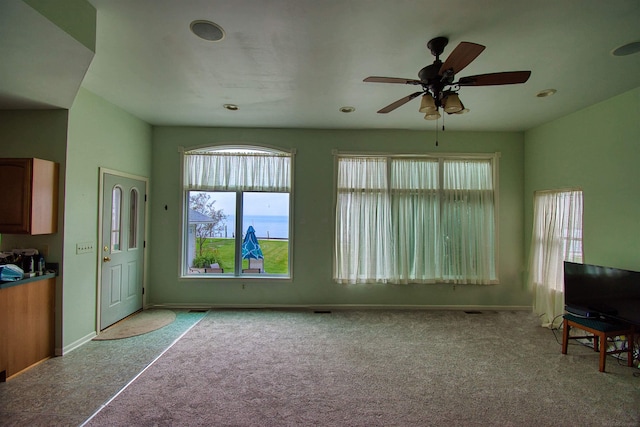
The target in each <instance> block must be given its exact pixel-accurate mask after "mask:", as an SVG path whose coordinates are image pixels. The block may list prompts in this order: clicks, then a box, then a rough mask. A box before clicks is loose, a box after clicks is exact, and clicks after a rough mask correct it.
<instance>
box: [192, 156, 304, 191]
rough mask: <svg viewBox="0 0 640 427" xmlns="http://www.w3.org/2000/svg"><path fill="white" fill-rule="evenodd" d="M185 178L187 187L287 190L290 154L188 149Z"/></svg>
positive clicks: (224, 189) (289, 183)
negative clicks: (189, 150)
mask: <svg viewBox="0 0 640 427" xmlns="http://www.w3.org/2000/svg"><path fill="white" fill-rule="evenodd" d="M183 182H184V189H185V190H202V191H270V192H288V191H290V190H291V155H290V154H278V153H237V152H234V153H228V152H227V153H226V152H213V153H212V152H186V153H184V179H183Z"/></svg>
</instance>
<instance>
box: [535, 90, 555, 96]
mask: <svg viewBox="0 0 640 427" xmlns="http://www.w3.org/2000/svg"><path fill="white" fill-rule="evenodd" d="M556 92H557V90H555V89H545V90H541V91H540V92H538V93H537V94H536V96H537V97H538V98H546V97H547V96H551V95H553V94H554V93H556Z"/></svg>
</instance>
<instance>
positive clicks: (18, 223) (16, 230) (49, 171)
mask: <svg viewBox="0 0 640 427" xmlns="http://www.w3.org/2000/svg"><path fill="white" fill-rule="evenodd" d="M58 174H59V166H58V164H57V163H54V162H50V161H48V160H42V159H33V158H31V159H0V182H2V183H3V186H2V187H3V188H2V203H0V233H6V234H52V233H55V232H57V231H58Z"/></svg>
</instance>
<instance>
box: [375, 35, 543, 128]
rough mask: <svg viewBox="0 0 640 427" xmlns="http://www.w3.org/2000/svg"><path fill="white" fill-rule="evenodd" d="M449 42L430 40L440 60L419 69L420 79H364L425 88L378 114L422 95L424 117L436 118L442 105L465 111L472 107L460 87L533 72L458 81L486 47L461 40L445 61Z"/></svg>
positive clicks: (514, 79) (522, 78)
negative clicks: (446, 47) (445, 52)
mask: <svg viewBox="0 0 640 427" xmlns="http://www.w3.org/2000/svg"><path fill="white" fill-rule="evenodd" d="M447 43H449V39H448V38H446V37H436V38H434V39H432V40H430V41H429V43H427V47H428V48H429V50H430V51H431V54H432V55H433V56H435V57H436V59H435V61H433V64H431V65H427V66H426V67H424V68H423V69H421V70H420V71H419V72H418V78H419V80H415V79H403V78H399V77H376V76H371V77H367V78H366V79H364V81H365V82H373V83H401V84H408V85H419V86H422V90H420V91H418V92H414V93H412V94H410V95H407V96H405V97H404V98H400V99H398V100H397V101H395V102H392V103H391V104H389V105H387V106H386V107H384V108H382V109H380V110H378V113H389V112H391V111H393V110H395V109H396V108H398V107H400V106H402V105H404V104H406V103H407V102H409V101H411V100H412V99H414V98H417V97H418V96H420V95H422V101H421V103H420V109H419V111H420V112H421V113H425V116H424V118H425V119H426V120H436V119H438V118H440V117H441V116H440V113H439V109H440V108H442V109H443V110H444V112H446V113H448V114H462V113H466V112H467V111H469V110H468V109H467V108H465V107H464V105H463V104H462V102H461V101H460V98H459V97H458V90H460V87H462V86H494V85H510V84H518V83H524V82H526V81H527V80H528V79H529V76H530V75H531V71H505V72H500V73H489V74H478V75H475V76H468V77H462V78H460V79H459V80H458V81H454V80H455V77H456V74H458V73H459V72H460V71H462V70H463V69H464V68H465V67H466V66H467V65H469V64H470V63H471V62H472V61H473V60H474V59H476V58H477V57H478V55H480V54H481V53H482V51H483V50H484V49H485V47H484V46H482V45H479V44H476V43H470V42H461V43H460V44H458V46H456V48H455V49H454V50H453V52H451V54H450V55H449V57H448V58H447V59H446V61H444V63H443V62H442V61H441V60H440V55H441V54H442V52H443V51H444V48H445V46H446V45H447Z"/></svg>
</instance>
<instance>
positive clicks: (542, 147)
mask: <svg viewBox="0 0 640 427" xmlns="http://www.w3.org/2000/svg"><path fill="white" fill-rule="evenodd" d="M525 159H526V160H525V182H526V186H525V198H524V201H525V212H526V215H525V224H526V228H525V237H526V238H525V245H526V246H525V247H526V248H527V253H528V248H529V245H530V241H531V228H532V221H533V220H532V216H533V193H534V191H536V190H548V189H557V188H564V187H580V188H582V189H583V192H584V218H583V220H584V224H583V232H584V254H585V262H586V263H590V264H599V265H607V266H612V267H619V268H626V269H631V270H639V271H640V167H639V165H640V88H636V89H634V90H631V91H629V92H626V93H624V94H622V95H619V96H616V97H614V98H611V99H609V100H607V101H604V102H601V103H599V104H595V105H593V106H591V107H589V108H586V109H584V110H580V111H577V112H575V113H573V114H571V115H568V116H566V117H562V118H560V119H557V120H555V121H553V122H550V123H547V124H545V125H542V126H539V127H537V128H535V129H532V130H530V131H528V132H526V133H525Z"/></svg>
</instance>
